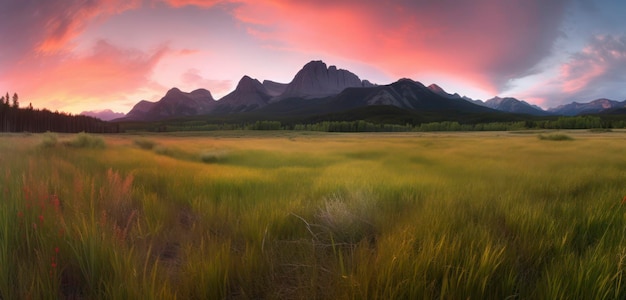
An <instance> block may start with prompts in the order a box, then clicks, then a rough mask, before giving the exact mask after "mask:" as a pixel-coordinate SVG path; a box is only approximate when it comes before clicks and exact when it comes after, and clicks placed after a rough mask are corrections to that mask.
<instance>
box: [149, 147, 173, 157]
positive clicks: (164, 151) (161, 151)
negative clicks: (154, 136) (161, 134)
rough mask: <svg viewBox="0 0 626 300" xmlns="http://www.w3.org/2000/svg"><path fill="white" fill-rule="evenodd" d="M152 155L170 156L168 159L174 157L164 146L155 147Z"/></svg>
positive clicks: (171, 151)
mask: <svg viewBox="0 0 626 300" xmlns="http://www.w3.org/2000/svg"><path fill="white" fill-rule="evenodd" d="M154 153H156V154H159V155H165V156H170V157H174V151H173V150H172V149H170V148H168V147H165V146H157V147H155V148H154Z"/></svg>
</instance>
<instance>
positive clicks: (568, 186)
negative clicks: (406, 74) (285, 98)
mask: <svg viewBox="0 0 626 300" xmlns="http://www.w3.org/2000/svg"><path fill="white" fill-rule="evenodd" d="M213 134H214V133H213ZM242 134H243V133H242ZM568 135H571V136H572V137H574V139H573V140H572V141H571V142H568V143H557V144H554V145H551V146H550V147H546V144H545V142H543V141H541V140H539V139H537V138H535V137H534V136H532V135H507V134H502V133H497V134H490V133H471V134H446V135H440V134H395V135H389V134H388V135H373V134H369V135H351V134H340V135H330V134H329V135H315V136H305V135H301V136H289V137H288V138H286V137H285V136H280V135H278V136H272V135H270V134H267V133H263V135H259V136H244V137H239V136H213V137H182V136H162V137H156V136H155V137H152V138H151V139H154V140H155V141H154V142H152V140H151V144H152V143H153V144H154V145H156V144H158V145H159V146H158V147H162V149H170V150H171V149H174V150H171V151H173V152H172V153H173V154H172V155H167V154H166V155H162V154H163V153H161V152H160V151H157V149H156V148H158V147H154V148H146V147H142V146H141V145H140V144H137V142H136V141H137V140H140V139H135V138H133V137H131V138H129V137H126V136H110V137H98V138H100V139H102V141H103V142H105V140H106V142H105V143H106V144H107V145H108V147H107V148H99V147H93V148H92V147H87V148H88V149H78V148H74V147H40V146H38V145H40V144H38V143H39V142H40V141H41V139H42V136H40V135H32V136H20V135H6V136H2V137H0V164H2V166H3V168H2V171H1V172H2V173H0V193H1V195H2V199H3V201H0V226H2V228H1V229H0V297H1V298H4V299H24V298H35V299H41V298H87V299H93V298H105V299H111V298H115V299H118V298H120V299H136V298H149V299H172V298H179V299H224V298H236V299H247V298H253V299H257V298H273V299H303V298H305V299H424V298H446V299H459V298H463V299H465V298H479V299H492V298H496V299H504V298H510V299H511V298H519V299H529V298H530V299H536V298H550V299H553V298H576V299H579V298H602V299H615V298H624V296H625V295H626V289H625V288H624V286H625V284H624V279H623V272H624V261H625V260H624V258H625V257H626V254H625V253H626V250H625V249H626V244H625V242H624V236H626V232H625V230H626V224H625V221H626V218H625V216H626V211H624V209H626V207H624V204H623V200H622V199H624V195H626V186H624V182H625V179H626V161H625V160H624V157H623V154H624V153H626V146H625V145H624V144H623V137H622V136H621V132H611V133H606V134H599V133H593V134H591V133H586V132H582V131H581V132H568ZM43 138H44V139H48V137H47V136H43ZM61 138H64V137H63V136H62V137H61ZM136 146H139V147H136ZM146 150H153V151H146ZM204 156H207V157H208V158H207V159H206V160H205V159H204ZM214 156H215V157H214ZM581 157H584V158H585V159H581ZM203 162H209V163H210V164H207V163H203Z"/></svg>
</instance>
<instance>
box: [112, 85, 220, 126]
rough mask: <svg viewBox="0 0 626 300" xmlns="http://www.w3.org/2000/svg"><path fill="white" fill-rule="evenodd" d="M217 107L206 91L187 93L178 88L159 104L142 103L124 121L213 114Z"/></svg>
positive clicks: (166, 95) (209, 93) (173, 89)
mask: <svg viewBox="0 0 626 300" xmlns="http://www.w3.org/2000/svg"><path fill="white" fill-rule="evenodd" d="M216 105H217V102H216V101H215V100H214V99H213V96H212V95H211V92H209V91H208V90H206V89H197V90H194V91H192V92H190V93H185V92H182V91H181V90H179V89H178V88H172V89H170V90H169V91H167V93H166V94H165V96H163V98H161V100H159V101H157V102H150V101H145V100H142V101H140V102H139V103H137V104H136V105H135V106H134V107H133V109H131V111H130V112H129V113H128V114H127V115H126V117H124V118H123V119H125V120H139V121H152V120H159V119H167V118H172V117H184V116H197V115H202V114H207V113H209V112H211V111H212V109H213V108H215V106H216Z"/></svg>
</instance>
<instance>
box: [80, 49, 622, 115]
mask: <svg viewBox="0 0 626 300" xmlns="http://www.w3.org/2000/svg"><path fill="white" fill-rule="evenodd" d="M382 106H386V107H393V109H391V108H390V109H387V112H389V111H391V110H393V111H394V113H396V114H398V113H399V114H406V115H411V114H413V113H416V112H420V113H435V112H436V113H437V114H444V113H445V114H452V115H454V114H458V113H460V114H496V113H509V114H525V115H533V116H548V115H565V116H573V115H579V114H589V113H599V112H603V111H607V110H611V109H618V108H624V107H626V100H625V101H622V102H619V101H614V100H608V99H598V100H594V101H591V102H589V103H577V102H573V103H571V104H567V105H561V106H559V107H556V108H550V109H548V110H543V109H541V108H540V107H538V106H535V105H532V104H529V103H527V102H525V101H522V100H518V99H515V98H511V97H506V98H500V97H495V98H492V99H489V100H486V101H482V100H474V99H470V98H468V97H464V96H461V95H459V94H457V93H455V94H449V93H447V92H446V91H445V90H444V89H443V88H441V87H439V86H438V85H436V84H431V85H430V86H428V87H426V86H424V85H423V84H422V83H420V82H417V81H413V80H411V79H406V78H405V79H400V80H398V81H396V82H394V83H391V84H388V85H375V84H372V83H370V82H369V81H367V80H362V79H361V78H359V77H358V76H357V75H356V74H354V73H352V72H350V71H347V70H343V69H338V68H337V67H335V66H327V65H326V64H325V63H324V62H322V61H311V62H309V63H307V64H306V65H304V67H303V68H302V69H301V70H300V71H298V72H297V74H296V75H295V76H294V78H293V79H292V80H291V82H289V83H286V84H285V83H278V82H274V81H270V80H264V81H263V82H260V81H259V80H257V79H254V78H251V77H249V76H243V77H242V78H241V80H240V81H239V83H238V84H237V87H236V88H235V89H234V90H233V91H232V92H231V93H229V94H227V95H226V96H224V97H222V98H221V99H219V100H216V99H214V98H213V96H212V95H211V92H209V91H208V90H206V89H197V90H194V91H192V92H189V93H187V92H183V91H181V90H179V89H177V88H172V89H170V90H169V91H168V92H167V93H166V94H165V96H163V98H161V99H160V100H159V101H156V102H150V101H146V100H142V101H139V102H138V103H137V104H136V105H135V106H134V107H133V108H132V109H131V110H130V111H129V112H128V114H126V115H125V116H123V117H120V115H113V114H112V112H111V111H103V112H100V113H98V112H83V113H82V114H86V115H91V116H95V117H100V118H102V119H104V120H110V119H113V118H117V119H115V120H116V121H156V120H164V119H172V118H185V117H193V116H203V115H213V116H232V115H241V114H246V115H263V116H267V117H270V116H271V117H273V118H281V117H287V116H292V117H295V116H299V117H308V118H315V117H316V116H318V117H319V116H328V115H330V114H343V115H344V117H345V115H346V114H345V113H346V112H349V111H351V110H358V111H360V112H363V111H364V110H373V109H375V108H376V107H378V108H380V107H382Z"/></svg>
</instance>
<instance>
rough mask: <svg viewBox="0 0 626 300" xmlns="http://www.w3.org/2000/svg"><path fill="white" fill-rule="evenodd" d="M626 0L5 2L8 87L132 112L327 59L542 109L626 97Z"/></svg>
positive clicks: (4, 87)
mask: <svg viewBox="0 0 626 300" xmlns="http://www.w3.org/2000/svg"><path fill="white" fill-rule="evenodd" d="M625 3H626V1H622V0H596V1H592V0H548V1H546V0H467V1H463V0H437V1H434V0H412V1H411V0H375V1H369V0H302V1H293V0H223V1H221V0H56V1H52V0H0V93H1V94H2V95H4V93H5V92H9V93H11V94H13V93H14V92H17V93H18V94H19V96H20V99H21V104H22V106H26V105H28V103H29V102H32V104H33V106H34V107H36V108H44V107H45V108H49V109H51V110H59V111H66V112H71V113H79V112H81V111H83V110H100V109H105V108H111V109H113V110H114V111H117V112H124V113H126V112H128V111H129V110H130V109H131V108H132V106H133V105H134V104H135V103H136V102H138V101H139V100H142V99H146V100H150V101H156V100H159V99H160V98H161V97H162V96H163V95H164V94H165V92H166V91H167V90H168V89H170V88H172V87H178V88H180V89H181V90H183V91H192V90H194V89H197V88H206V89H208V90H210V91H211V93H212V94H213V96H214V98H216V99H219V98H220V97H222V96H224V95H226V94H227V93H228V92H230V91H232V90H233V89H234V87H235V86H236V84H237V82H238V81H239V79H240V78H241V77H242V76H243V75H249V76H251V77H253V78H257V79H259V80H260V81H262V80H264V79H270V80H274V81H278V82H284V83H287V82H289V81H290V80H291V79H292V78H293V76H294V75H295V73H296V72H297V71H298V70H299V69H300V68H302V66H303V65H304V64H306V63H307V62H309V61H311V60H319V59H321V60H323V61H324V62H326V63H327V64H328V65H336V66H337V67H338V68H343V69H347V70H350V71H352V72H353V73H355V74H357V75H358V76H359V77H361V79H368V80H369V81H371V82H374V83H377V84H388V83H391V82H393V81H396V80H397V79H399V78H402V77H408V78H411V79H414V80H416V81H420V82H422V83H424V84H426V85H429V84H431V83H437V84H438V85H440V86H441V87H443V88H444V89H445V90H446V91H448V92H450V93H454V92H458V93H459V94H461V95H466V96H468V97H471V98H474V99H483V100H486V99H489V98H491V97H493V96H502V97H503V96H512V97H516V98H518V99H523V100H526V101H527V102H530V103H533V104H537V105H539V106H541V107H543V108H548V107H554V106H557V105H559V104H563V103H569V102H572V101H578V102H588V101H591V100H594V99H597V98H602V97H604V98H609V99H612V100H619V101H621V100H625V99H626V18H624V17H623V15H624V13H625V12H626V4H625Z"/></svg>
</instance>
